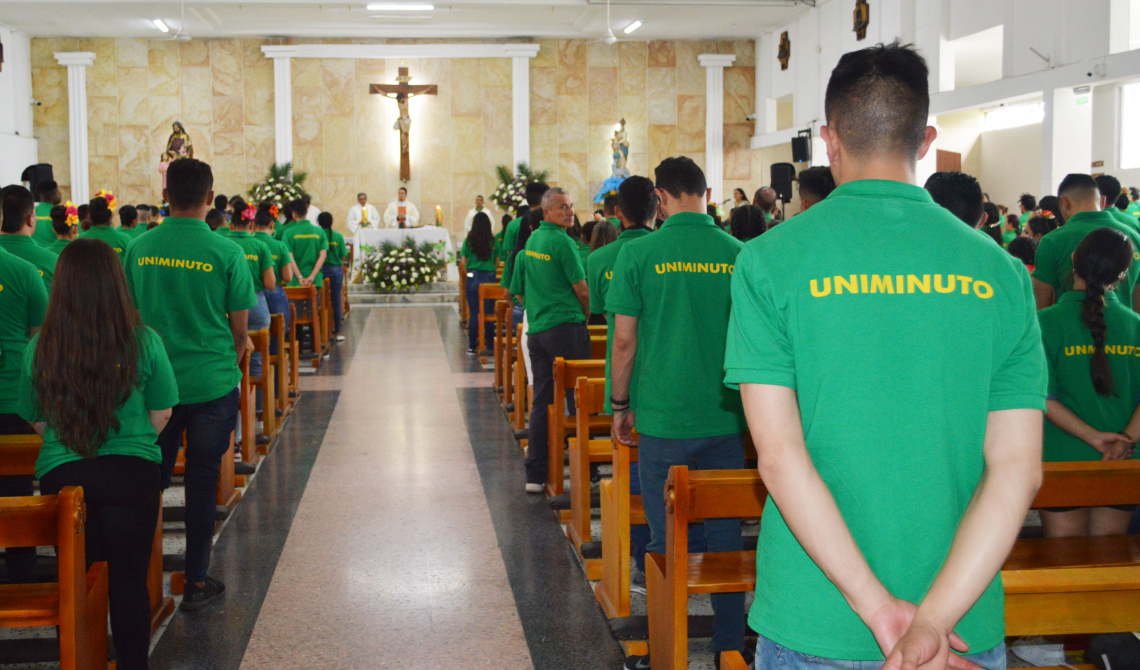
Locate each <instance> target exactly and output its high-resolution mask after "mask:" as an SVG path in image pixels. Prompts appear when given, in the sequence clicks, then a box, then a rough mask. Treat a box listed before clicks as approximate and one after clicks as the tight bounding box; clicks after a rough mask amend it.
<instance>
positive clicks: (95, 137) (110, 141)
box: [56, 122, 119, 177]
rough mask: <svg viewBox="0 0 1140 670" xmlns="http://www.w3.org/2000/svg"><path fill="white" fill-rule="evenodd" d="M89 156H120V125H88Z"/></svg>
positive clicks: (89, 123)
mask: <svg viewBox="0 0 1140 670" xmlns="http://www.w3.org/2000/svg"><path fill="white" fill-rule="evenodd" d="M87 132H88V136H87V152H88V153H87V155H88V156H113V157H117V156H118V155H119V125H118V124H116V123H105V124H95V123H91V122H88V123H87ZM58 176H59V175H56V177H58Z"/></svg>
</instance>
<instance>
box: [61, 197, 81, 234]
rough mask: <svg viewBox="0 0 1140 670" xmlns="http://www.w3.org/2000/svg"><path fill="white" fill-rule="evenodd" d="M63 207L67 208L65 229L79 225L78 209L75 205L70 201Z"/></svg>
mask: <svg viewBox="0 0 1140 670" xmlns="http://www.w3.org/2000/svg"><path fill="white" fill-rule="evenodd" d="M64 207H66V208H67V220H66V223H67V227H68V228H73V227H75V226H78V225H79V207H78V206H76V204H75V203H74V202H72V201H70V200H68V201H67V204H66V205H64Z"/></svg>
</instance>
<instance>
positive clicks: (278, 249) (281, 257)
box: [253, 232, 293, 286]
mask: <svg viewBox="0 0 1140 670" xmlns="http://www.w3.org/2000/svg"><path fill="white" fill-rule="evenodd" d="M253 236H254V238H255V239H258V240H261V243H262V244H264V245H265V246H266V247H267V248H268V249H269V253H270V256H272V258H273V276H274V277H275V278H276V279H277V285H278V286H284V284H282V283H281V270H283V269H284V268H285V266H287V265H289V264H290V263H292V262H293V255H292V254H290V253H289V249H288V248H287V247H286V246H285V243H284V242H282V241H281V240H278V239H276V238H274V237H273V236H272V235H270V234H269V233H266V232H256V233H254V234H253Z"/></svg>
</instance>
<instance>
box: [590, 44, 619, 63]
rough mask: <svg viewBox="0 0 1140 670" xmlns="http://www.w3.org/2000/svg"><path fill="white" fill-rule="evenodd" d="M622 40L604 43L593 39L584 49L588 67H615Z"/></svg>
mask: <svg viewBox="0 0 1140 670" xmlns="http://www.w3.org/2000/svg"><path fill="white" fill-rule="evenodd" d="M621 44H623V42H617V43H614V44H606V43H605V42H598V41H596V40H593V41H591V42H590V44H589V47H588V48H587V50H586V64H587V65H588V66H589V67H617V66H618V64H619V63H618V60H619V56H618V53H619V51H620V45H621Z"/></svg>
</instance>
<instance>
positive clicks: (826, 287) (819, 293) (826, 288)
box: [811, 277, 831, 298]
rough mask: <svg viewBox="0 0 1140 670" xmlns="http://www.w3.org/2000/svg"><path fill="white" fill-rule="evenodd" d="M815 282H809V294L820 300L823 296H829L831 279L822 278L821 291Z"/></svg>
mask: <svg viewBox="0 0 1140 670" xmlns="http://www.w3.org/2000/svg"><path fill="white" fill-rule="evenodd" d="M815 282H816V280H814V279H813V280H811V294H812V296H813V297H816V298H822V297H823V296H825V295H831V277H824V278H823V290H822V291H820V290H819V285H818V284H816V283H815Z"/></svg>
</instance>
